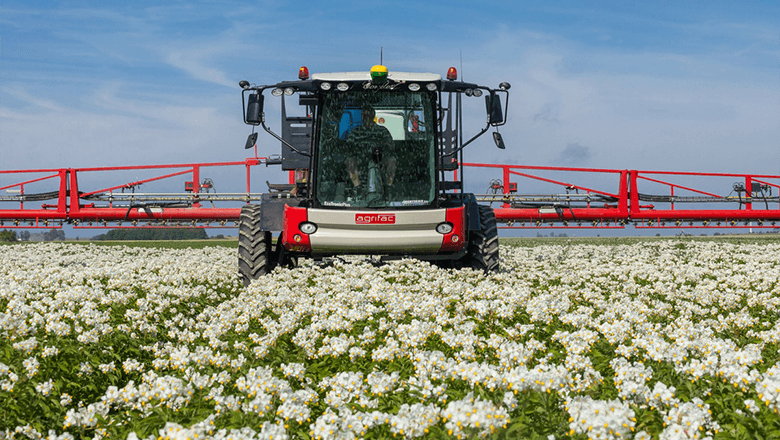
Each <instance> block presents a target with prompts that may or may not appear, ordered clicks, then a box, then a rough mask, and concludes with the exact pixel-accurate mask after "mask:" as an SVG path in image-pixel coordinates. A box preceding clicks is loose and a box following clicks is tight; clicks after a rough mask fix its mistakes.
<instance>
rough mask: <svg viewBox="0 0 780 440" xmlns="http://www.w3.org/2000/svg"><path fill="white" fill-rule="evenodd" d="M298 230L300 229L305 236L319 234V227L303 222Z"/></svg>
mask: <svg viewBox="0 0 780 440" xmlns="http://www.w3.org/2000/svg"><path fill="white" fill-rule="evenodd" d="M298 229H300V231H301V232H303V233H304V234H306V235H309V234H313V233H315V232H317V225H315V224H314V223H312V222H303V223H301V224H300V225H298Z"/></svg>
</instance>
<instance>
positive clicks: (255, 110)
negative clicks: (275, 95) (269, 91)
mask: <svg viewBox="0 0 780 440" xmlns="http://www.w3.org/2000/svg"><path fill="white" fill-rule="evenodd" d="M244 122H246V123H247V124H252V125H258V124H260V123H261V122H263V95H261V94H259V93H252V94H251V95H249V99H248V100H247V105H246V117H245V118H244Z"/></svg>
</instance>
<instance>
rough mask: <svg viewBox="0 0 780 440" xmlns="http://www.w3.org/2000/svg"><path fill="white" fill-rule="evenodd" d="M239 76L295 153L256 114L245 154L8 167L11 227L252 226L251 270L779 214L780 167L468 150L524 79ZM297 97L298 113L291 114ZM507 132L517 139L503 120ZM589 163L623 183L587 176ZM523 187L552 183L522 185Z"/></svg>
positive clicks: (438, 258) (3, 215)
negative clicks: (267, 140)
mask: <svg viewBox="0 0 780 440" xmlns="http://www.w3.org/2000/svg"><path fill="white" fill-rule="evenodd" d="M239 85H240V87H241V89H242V103H243V114H244V117H243V118H244V122H245V123H246V124H248V125H251V126H253V127H261V128H263V130H264V131H266V132H267V133H269V134H270V135H271V136H272V137H274V138H276V139H277V140H278V141H279V142H280V143H281V154H279V155H274V156H269V157H259V156H258V154H257V137H258V133H257V132H255V131H254V128H253V132H252V134H250V136H249V138H248V139H247V143H246V148H247V149H253V148H254V152H255V154H254V156H253V157H250V158H247V159H245V160H244V161H236V162H219V163H189V164H175V165H153V166H149V165H147V166H132V167H103V168H62V169H38V170H8V171H0V179H4V180H0V191H2V194H0V228H4V227H10V228H51V227H61V226H62V225H63V224H65V223H68V224H71V225H73V227H74V228H127V227H171V226H190V227H231V228H235V227H238V231H239V234H238V235H239V251H238V254H239V258H238V262H239V272H240V273H241V275H242V277H243V279H244V282H245V283H249V282H250V281H251V280H252V279H256V278H258V277H260V276H262V275H264V274H266V273H268V272H269V271H271V270H272V269H273V268H274V267H275V266H276V265H294V264H295V262H296V261H297V259H298V258H300V257H310V258H315V259H320V258H323V257H328V256H335V255H342V254H373V255H381V256H383V258H403V257H408V256H411V257H415V258H419V259H424V260H429V261H431V262H433V263H435V264H438V265H441V266H445V267H473V268H477V269H481V270H486V271H495V270H498V266H499V255H498V232H497V231H498V229H501V228H569V229H585V228H624V227H626V226H628V225H633V226H634V227H636V228H728V227H731V228H773V227H775V226H777V224H776V222H780V197H778V195H777V194H778V190H780V176H777V175H755V174H728V173H692V172H670V171H647V170H613V169H601V168H561V167H538V166H525V165H499V164H485V163H472V162H465V161H464V149H465V148H466V147H467V146H469V145H470V144H472V142H474V141H475V140H476V139H478V138H479V137H480V136H482V135H484V134H485V133H487V132H488V131H489V130H490V129H491V127H499V126H501V125H504V124H505V122H506V120H505V115H506V114H507V110H508V102H509V89H510V85H509V84H508V83H505V82H504V83H501V84H499V85H498V87H497V88H491V87H487V86H482V85H478V84H474V83H468V82H464V81H458V79H457V71H456V69H455V68H450V69H449V71H448V72H447V74H446V76H445V77H444V78H442V77H441V76H440V75H438V74H431V73H405V72H394V71H388V69H387V68H386V67H385V66H381V65H379V66H374V67H373V68H372V69H371V70H370V71H368V72H341V73H322V74H313V75H310V74H309V71H308V69H307V68H306V67H301V69H300V70H299V74H298V79H297V80H293V81H284V82H280V83H277V84H272V85H254V84H250V83H249V82H247V81H241V82H240V83H239ZM266 98H269V99H278V100H279V105H278V108H280V109H281V115H282V124H281V130H280V131H281V132H280V133H277V132H274V131H273V130H272V129H271V128H269V127H268V126H267V125H266V121H265V111H264V110H265V101H266ZM294 100H297V102H295V101H294ZM288 101H291V102H288ZM471 103H473V104H471ZM483 104H484V112H485V113H484V115H485V119H484V122H483V123H482V124H481V125H480V126H479V127H478V128H477V129H475V130H474V132H471V133H469V132H466V131H468V130H467V129H466V128H465V127H464V123H463V122H464V121H463V119H464V110H463V109H464V108H465V107H466V106H468V105H474V106H476V107H477V108H482V106H483ZM289 106H295V107H296V109H297V112H294V113H295V114H296V115H288V107H289ZM468 114H473V111H472V112H469V113H468ZM493 140H494V142H495V144H496V146H497V147H498V148H501V149H503V148H505V145H504V140H503V139H502V137H501V135H500V133H498V131H494V132H493ZM270 165H275V166H280V167H281V169H282V170H283V171H286V172H288V175H289V178H288V180H287V181H286V182H285V183H268V182H265V183H266V185H263V189H262V190H259V189H258V188H257V187H258V186H260V185H257V184H255V185H252V180H253V179H252V178H253V176H254V175H256V174H257V173H258V172H259V170H261V169H262V168H260V166H263V167H267V166H270ZM225 167H230V168H232V169H237V170H239V171H238V173H239V174H240V175H241V176H245V187H243V186H244V185H243V182H242V185H241V186H242V189H241V190H234V191H233V192H222V191H220V192H217V191H216V188H215V186H216V185H215V182H214V181H212V180H211V179H210V178H204V177H203V176H205V175H206V174H207V173H209V172H211V171H213V170H215V169H218V168H225ZM466 169H468V171H469V173H472V172H474V174H477V173H476V171H477V170H492V171H493V172H495V173H496V175H495V178H494V179H493V180H491V181H490V183H489V187H488V189H487V190H486V191H485V193H483V194H474V193H470V192H466V191H464V190H465V189H466V188H465V186H464V181H463V177H464V170H466ZM122 171H144V172H158V173H159V174H157V175H154V176H151V177H147V178H144V179H140V180H133V181H126V180H125V181H122V182H118V183H116V184H114V185H109V186H106V187H103V188H99V189H90V190H86V191H85V190H84V189H83V188H81V187H80V186H79V180H80V177H83V176H85V175H96V174H101V173H102V175H103V176H105V178H104V179H102V180H101V181H106V180H109V179H110V178H111V177H112V176H115V175H119V174H120V172H122ZM234 174H235V173H234ZM483 174H484V173H483ZM583 175H584V176H589V177H591V178H592V179H593V180H598V181H600V182H605V181H606V182H608V186H609V188H606V189H605V188H604V187H603V184H600V185H595V184H582V183H575V182H581V181H582V180H581V179H582V176H583ZM592 176H598V177H597V178H595V177H592ZM171 179H185V180H184V185H183V189H184V191H183V192H170V191H168V192H141V191H140V188H141V186H142V185H146V184H152V183H154V182H160V181H168V180H171ZM242 180H243V177H242ZM255 180H257V179H256V178H255ZM716 181H717V182H718V183H713V182H716ZM697 182H698V183H697ZM702 182H703V183H702ZM723 182H727V183H725V184H724V183H723ZM700 185H704V186H703V187H702V186H700ZM713 185H715V186H713ZM713 187H715V188H718V190H713V189H712V188H713ZM41 188H43V189H41ZM524 188H543V189H542V190H540V191H539V192H538V193H537V194H523V193H522V192H521V191H520V190H521V189H524ZM721 189H722V191H721ZM719 192H720V193H719ZM217 204H219V205H220V206H219V207H218V206H217Z"/></svg>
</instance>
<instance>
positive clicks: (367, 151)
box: [346, 104, 396, 192]
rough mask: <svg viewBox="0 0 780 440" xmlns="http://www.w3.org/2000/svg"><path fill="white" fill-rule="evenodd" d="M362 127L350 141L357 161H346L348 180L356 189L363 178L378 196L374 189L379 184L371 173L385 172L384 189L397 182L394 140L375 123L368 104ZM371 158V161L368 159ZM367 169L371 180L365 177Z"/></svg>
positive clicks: (362, 116)
mask: <svg viewBox="0 0 780 440" xmlns="http://www.w3.org/2000/svg"><path fill="white" fill-rule="evenodd" d="M361 113H362V114H361V118H362V124H361V125H358V126H357V127H355V128H354V129H352V132H351V133H350V134H349V137H348V138H347V144H348V145H349V146H350V150H351V151H352V152H355V153H357V156H358V157H360V158H365V159H359V158H358V157H354V156H353V157H351V158H349V159H348V160H347V161H346V165H347V173H349V180H350V181H351V182H352V184H353V185H354V186H356V187H357V186H359V185H360V184H361V178H363V179H365V178H366V177H368V179H369V192H379V189H378V188H372V187H374V186H375V185H376V184H377V183H378V182H373V181H372V180H373V179H372V177H373V176H372V172H371V171H372V169H374V170H376V169H377V168H379V169H382V170H384V173H381V174H383V176H382V177H384V179H383V180H384V182H381V183H383V184H384V185H387V186H392V185H393V180H394V178H395V166H396V158H395V155H394V154H393V153H394V149H395V148H394V144H393V136H392V135H391V134H390V130H388V129H387V128H386V127H383V126H381V125H379V124H377V123H376V111H375V110H374V108H373V107H372V106H370V105H368V104H366V105H364V106H363V109H362V112H361ZM369 155H370V158H369ZM366 168H368V171H369V172H368V176H366V175H364V174H363V173H364V172H365V170H366Z"/></svg>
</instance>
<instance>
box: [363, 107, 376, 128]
mask: <svg viewBox="0 0 780 440" xmlns="http://www.w3.org/2000/svg"><path fill="white" fill-rule="evenodd" d="M362 113H363V125H371V124H373V123H374V117H375V116H376V111H375V110H374V107H371V105H369V104H365V105H364V106H363V111H362Z"/></svg>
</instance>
